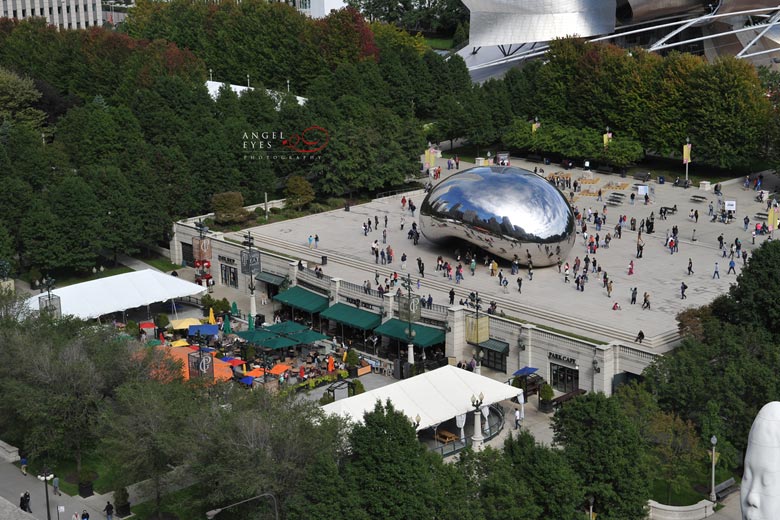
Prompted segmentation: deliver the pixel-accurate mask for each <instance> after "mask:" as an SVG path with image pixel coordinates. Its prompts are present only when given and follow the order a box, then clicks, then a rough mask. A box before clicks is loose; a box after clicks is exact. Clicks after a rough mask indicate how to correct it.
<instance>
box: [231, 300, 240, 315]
mask: <svg viewBox="0 0 780 520" xmlns="http://www.w3.org/2000/svg"><path fill="white" fill-rule="evenodd" d="M230 314H232V315H234V316H238V304H237V303H236V302H233V303H231V304H230Z"/></svg>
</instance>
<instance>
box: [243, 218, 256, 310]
mask: <svg viewBox="0 0 780 520" xmlns="http://www.w3.org/2000/svg"><path fill="white" fill-rule="evenodd" d="M243 245H244V246H245V247H247V248H249V260H248V262H249V315H250V316H252V318H253V319H254V317H255V316H256V315H257V301H256V300H255V266H254V257H253V255H252V248H253V247H254V246H255V239H254V237H253V236H252V233H251V232H250V231H247V233H246V235H244V242H243Z"/></svg>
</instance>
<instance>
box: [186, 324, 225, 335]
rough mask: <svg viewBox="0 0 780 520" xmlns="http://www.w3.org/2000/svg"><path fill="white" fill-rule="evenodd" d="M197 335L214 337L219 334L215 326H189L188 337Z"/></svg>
mask: <svg viewBox="0 0 780 520" xmlns="http://www.w3.org/2000/svg"><path fill="white" fill-rule="evenodd" d="M198 333H200V335H201V336H216V335H217V334H219V327H217V326H216V325H190V329H189V332H188V335H190V336H195V335H197V334H198Z"/></svg>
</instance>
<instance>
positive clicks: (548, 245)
mask: <svg viewBox="0 0 780 520" xmlns="http://www.w3.org/2000/svg"><path fill="white" fill-rule="evenodd" d="M419 220H420V230H421V231H422V233H423V235H425V237H426V238H427V239H429V240H432V241H434V242H441V241H444V240H447V239H450V238H456V239H462V240H465V241H467V242H470V243H471V244H474V245H475V246H477V247H480V248H482V249H484V250H485V251H488V252H489V253H490V254H493V255H496V256H498V257H501V258H504V259H506V260H510V261H511V260H512V259H513V258H514V257H515V255H517V257H518V259H519V260H520V263H521V264H523V265H527V263H528V260H529V259H530V260H531V261H532V262H533V265H534V266H535V267H542V266H548V265H553V264H556V263H557V262H558V259H564V258H566V256H567V255H568V254H569V251H571V248H572V247H573V246H574V240H575V238H576V232H575V228H574V214H573V212H572V210H571V207H570V206H569V204H568V203H567V202H566V198H565V197H564V195H563V194H562V193H561V192H560V191H558V189H557V188H556V187H555V186H553V185H552V184H550V183H549V182H547V181H546V180H545V179H544V178H542V177H540V176H538V175H536V174H535V173H533V172H530V171H528V170H524V169H521V168H515V167H508V166H479V167H476V168H471V169H469V170H464V171H462V172H459V173H456V174H454V175H452V176H450V177H448V178H447V179H445V180H443V181H442V182H440V183H439V184H437V185H436V186H435V187H434V188H433V189H432V190H431V191H430V193H428V195H427V196H426V197H425V200H424V201H423V203H422V205H421V206H420V219H419Z"/></svg>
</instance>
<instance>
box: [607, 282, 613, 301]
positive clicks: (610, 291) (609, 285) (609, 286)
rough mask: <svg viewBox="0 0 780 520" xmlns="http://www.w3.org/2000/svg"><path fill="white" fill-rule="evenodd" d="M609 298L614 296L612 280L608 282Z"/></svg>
mask: <svg viewBox="0 0 780 520" xmlns="http://www.w3.org/2000/svg"><path fill="white" fill-rule="evenodd" d="M607 298H612V280H610V281H609V282H607Z"/></svg>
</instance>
